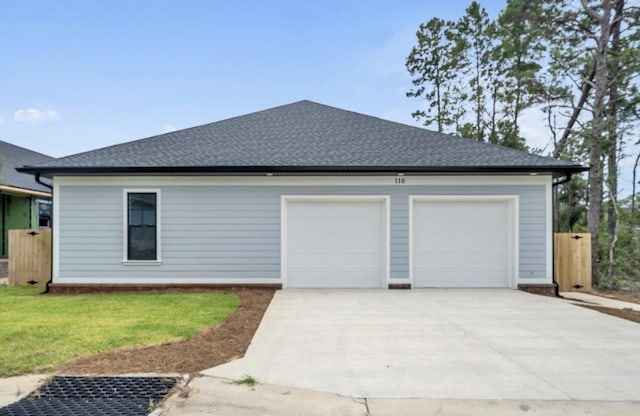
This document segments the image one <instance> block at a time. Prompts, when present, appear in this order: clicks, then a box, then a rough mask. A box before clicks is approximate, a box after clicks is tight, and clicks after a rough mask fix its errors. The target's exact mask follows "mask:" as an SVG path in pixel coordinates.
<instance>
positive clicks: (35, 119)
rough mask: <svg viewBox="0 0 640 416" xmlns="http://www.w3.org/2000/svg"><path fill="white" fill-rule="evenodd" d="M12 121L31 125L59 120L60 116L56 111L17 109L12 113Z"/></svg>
mask: <svg viewBox="0 0 640 416" xmlns="http://www.w3.org/2000/svg"><path fill="white" fill-rule="evenodd" d="M13 119H14V120H15V121H17V122H18V123H29V124H32V125H36V124H40V123H46V122H49V121H58V120H60V115H59V114H58V112H57V111H56V110H38V109H37V108H27V109H22V108H21V109H19V110H18V111H16V112H15V113H13Z"/></svg>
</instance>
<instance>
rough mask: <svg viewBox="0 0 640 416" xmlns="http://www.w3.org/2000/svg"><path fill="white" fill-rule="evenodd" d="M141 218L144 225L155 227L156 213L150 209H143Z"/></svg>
mask: <svg viewBox="0 0 640 416" xmlns="http://www.w3.org/2000/svg"><path fill="white" fill-rule="evenodd" d="M142 218H143V224H144V225H156V211H155V210H151V209H145V210H143V211H142Z"/></svg>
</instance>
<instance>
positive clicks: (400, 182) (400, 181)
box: [396, 178, 407, 185]
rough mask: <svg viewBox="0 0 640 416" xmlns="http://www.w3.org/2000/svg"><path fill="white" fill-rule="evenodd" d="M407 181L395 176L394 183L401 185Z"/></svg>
mask: <svg viewBox="0 0 640 416" xmlns="http://www.w3.org/2000/svg"><path fill="white" fill-rule="evenodd" d="M406 181H407V179H406V178H396V185H402V184H403V183H405V182H406Z"/></svg>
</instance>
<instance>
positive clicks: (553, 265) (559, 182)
mask: <svg viewBox="0 0 640 416" xmlns="http://www.w3.org/2000/svg"><path fill="white" fill-rule="evenodd" d="M569 181H571V173H567V174H565V175H564V178H562V179H559V180H557V181H555V182H552V183H551V187H552V188H553V190H552V192H555V188H556V187H557V186H558V185H562V184H565V183H567V182H569ZM554 202H555V198H554V197H553V195H552V196H551V203H552V204H553V203H554ZM552 209H553V205H552ZM551 228H553V227H551ZM551 251H552V252H553V253H554V255H553V258H554V260H553V261H552V268H551V269H552V273H553V286H555V290H556V297H557V298H560V297H562V296H560V285H559V284H558V282H557V281H556V262H555V257H556V256H555V252H556V247H555V238H552V239H551ZM52 258H53V257H52Z"/></svg>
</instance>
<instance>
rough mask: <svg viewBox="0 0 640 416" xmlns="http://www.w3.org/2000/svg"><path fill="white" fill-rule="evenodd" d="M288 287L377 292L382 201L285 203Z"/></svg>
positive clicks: (383, 217)
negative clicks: (350, 288)
mask: <svg viewBox="0 0 640 416" xmlns="http://www.w3.org/2000/svg"><path fill="white" fill-rule="evenodd" d="M286 204H287V208H286V209H287V215H286V216H287V218H286V221H287V224H286V229H287V232H286V246H287V248H286V250H287V255H286V265H284V267H286V268H287V271H286V274H287V286H288V287H301V288H302V287H309V288H310V287H315V288H322V287H324V288H331V287H336V288H347V287H354V288H364V287H382V286H383V284H384V278H385V270H386V267H385V264H386V255H385V253H386V249H385V244H386V237H385V236H386V208H385V207H386V204H385V202H384V200H382V199H379V200H364V201H360V200H332V199H328V200H323V199H319V200H289V201H286Z"/></svg>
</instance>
